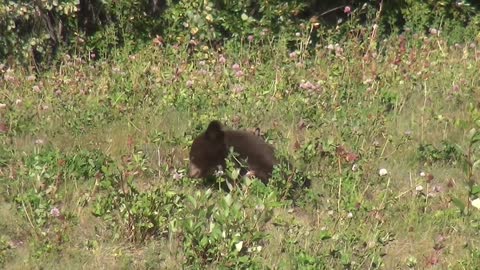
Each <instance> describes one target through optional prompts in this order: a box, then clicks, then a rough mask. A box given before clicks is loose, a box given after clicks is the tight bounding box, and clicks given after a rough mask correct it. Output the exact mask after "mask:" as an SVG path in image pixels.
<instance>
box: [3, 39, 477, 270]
mask: <svg viewBox="0 0 480 270" xmlns="http://www.w3.org/2000/svg"><path fill="white" fill-rule="evenodd" d="M300 38H301V37H300ZM299 44H303V43H299ZM303 48H304V47H299V48H298V49H297V50H296V51H292V50H289V49H287V45H286V42H283V41H282V40H280V41H278V42H266V40H264V41H263V42H260V41H255V42H251V43H249V44H239V43H230V44H227V45H226V46H225V47H224V48H223V50H222V51H221V52H219V51H218V50H214V49H213V48H209V47H202V48H196V49H197V50H198V52H197V53H195V54H191V55H190V54H188V50H187V48H186V47H181V46H180V47H176V46H166V47H164V48H160V47H154V46H151V47H146V48H145V49H144V50H142V51H141V52H139V53H136V54H130V53H128V51H126V50H118V51H116V52H115V53H114V54H115V57H114V58H112V59H108V60H105V59H103V60H96V59H95V58H96V56H95V55H90V56H88V57H85V58H83V59H80V58H76V57H70V56H68V55H65V56H64V57H63V58H62V60H61V63H60V65H59V66H58V68H57V69H56V70H53V71H50V72H47V73H44V74H40V75H39V74H36V75H35V74H34V73H32V72H29V71H28V70H23V69H20V68H18V69H8V70H7V69H6V68H3V69H2V78H1V80H0V103H1V105H0V144H1V147H0V194H1V196H0V200H1V202H0V265H2V266H3V267H4V268H5V269H180V268H182V267H184V268H187V269H198V268H205V267H207V268H208V269H225V268H242V269H244V268H250V269H409V268H411V269H424V268H431V267H435V269H447V268H450V269H473V268H474V267H475V266H478V265H480V241H479V239H480V238H479V233H478V232H479V227H480V212H479V210H478V209H476V208H475V207H472V205H471V203H469V201H468V199H469V194H470V198H472V199H474V198H475V197H476V196H477V195H476V194H477V193H478V192H479V188H478V186H476V185H475V184H472V182H477V177H478V172H477V171H476V169H475V168H474V166H473V164H474V163H475V162H476V161H477V160H478V154H479V151H478V146H477V142H476V136H477V137H478V135H477V134H478V133H477V129H478V125H479V124H480V122H479V121H478V120H479V117H480V112H479V109H478V108H479V100H480V76H479V70H480V47H479V45H478V44H476V43H472V44H461V45H456V46H452V47H450V46H447V45H446V43H445V42H444V40H442V39H441V38H440V37H438V36H436V35H431V36H426V37H424V36H418V35H412V36H405V37H397V38H392V39H389V40H384V41H382V42H380V43H379V44H378V48H377V49H376V50H373V49H372V50H368V49H366V48H365V44H364V43H360V42H359V41H356V40H351V41H350V42H349V43H346V44H337V45H335V44H330V45H328V46H325V47H318V48H316V49H315V50H312V51H306V50H304V49H303ZM213 119H219V120H220V121H222V122H223V123H225V124H226V125H227V126H229V127H231V128H235V129H249V130H253V129H254V128H255V127H260V129H261V131H262V132H263V135H264V137H265V139H266V140H268V141H269V142H270V143H272V144H273V145H274V146H275V147H276V149H277V152H278V154H279V155H282V156H284V157H288V158H289V159H290V160H291V162H292V163H293V164H294V165H295V168H296V169H297V174H295V175H294V176H293V177H296V176H298V175H306V176H308V177H309V178H310V179H311V180H312V186H311V188H310V189H308V190H304V191H298V190H297V191H295V192H294V193H289V192H288V181H286V179H283V178H280V177H277V178H276V180H275V181H272V183H271V185H269V186H263V185H262V184H261V183H259V182H258V181H250V180H248V181H246V183H244V184H243V185H240V186H239V187H238V188H237V189H235V190H234V191H232V192H230V193H226V192H224V191H222V190H219V189H218V188H217V186H216V185H213V186H206V185H205V184H204V183H202V181H201V180H195V179H189V178H188V177H187V176H186V175H188V174H187V172H186V169H187V167H188V160H187V157H188V150H189V146H190V144H191V143H192V140H193V139H194V138H195V136H196V135H198V134H199V133H200V132H202V131H203V130H204V129H205V128H206V126H207V125H208V123H209V122H210V121H211V120H213ZM226 173H227V174H230V175H231V174H234V173H235V171H232V170H230V171H229V170H226ZM277 176H278V175H277ZM240 180H241V179H240ZM242 181H244V180H242ZM244 182H245V181H244ZM289 194H290V195H291V196H287V195H289Z"/></svg>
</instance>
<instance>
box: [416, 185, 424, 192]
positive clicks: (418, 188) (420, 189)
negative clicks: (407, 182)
mask: <svg viewBox="0 0 480 270" xmlns="http://www.w3.org/2000/svg"><path fill="white" fill-rule="evenodd" d="M415 190H416V191H417V192H420V191H422V190H423V187H422V186H417V187H416V188H415Z"/></svg>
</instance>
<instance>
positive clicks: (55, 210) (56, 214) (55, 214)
mask: <svg viewBox="0 0 480 270" xmlns="http://www.w3.org/2000/svg"><path fill="white" fill-rule="evenodd" d="M50 215H51V216H53V217H59V216H60V210H58V208H57V207H53V208H52V209H51V210H50Z"/></svg>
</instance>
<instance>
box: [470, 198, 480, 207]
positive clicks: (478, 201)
mask: <svg viewBox="0 0 480 270" xmlns="http://www.w3.org/2000/svg"><path fill="white" fill-rule="evenodd" d="M471 204H472V206H473V207H475V208H477V209H480V198H476V199H475V200H473V201H472V202H471Z"/></svg>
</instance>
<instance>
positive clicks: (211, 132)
mask: <svg viewBox="0 0 480 270" xmlns="http://www.w3.org/2000/svg"><path fill="white" fill-rule="evenodd" d="M205 135H206V136H207V139H208V140H211V141H219V140H223V136H224V133H223V129H222V124H221V123H220V122H219V121H217V120H213V121H212V122H210V124H209V125H208V127H207V131H206V132H205Z"/></svg>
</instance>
